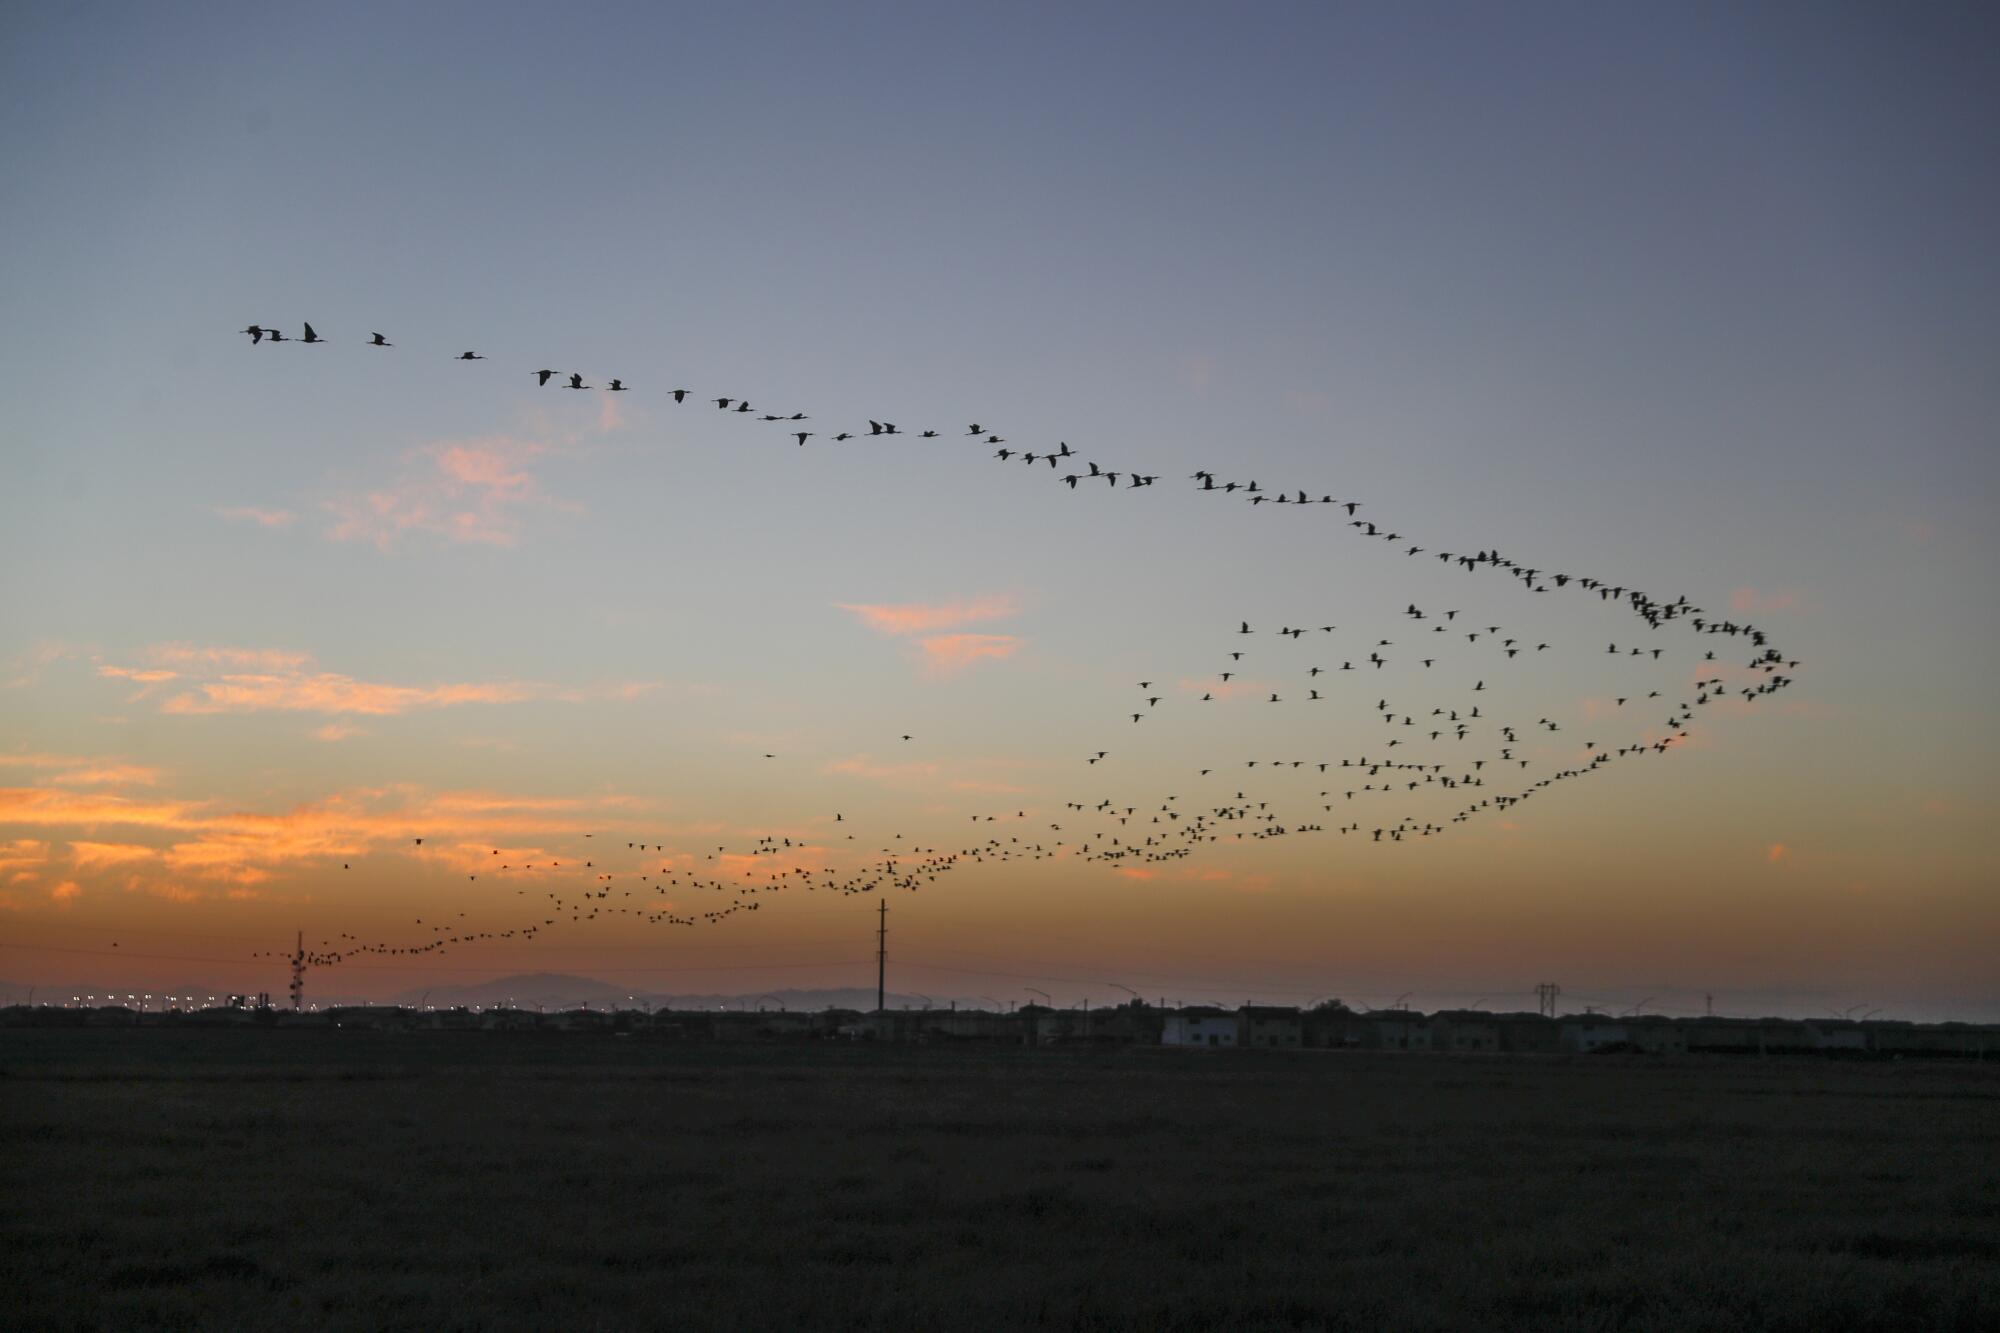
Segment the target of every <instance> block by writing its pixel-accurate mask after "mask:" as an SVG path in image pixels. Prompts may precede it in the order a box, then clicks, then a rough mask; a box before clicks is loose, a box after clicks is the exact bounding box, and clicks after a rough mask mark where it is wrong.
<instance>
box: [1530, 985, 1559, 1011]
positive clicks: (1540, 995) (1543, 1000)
mask: <svg viewBox="0 0 2000 1333" xmlns="http://www.w3.org/2000/svg"><path fill="white" fill-rule="evenodd" d="M1562 993H1563V988H1562V987H1561V986H1558V985H1556V983H1555V982H1553V981H1544V982H1543V983H1541V984H1540V985H1539V986H1537V987H1535V1001H1536V1004H1537V1007H1538V1012H1539V1013H1540V1014H1541V1016H1542V1017H1543V1018H1554V1017H1555V1016H1556V997H1557V996H1558V995H1561V994H1562Z"/></svg>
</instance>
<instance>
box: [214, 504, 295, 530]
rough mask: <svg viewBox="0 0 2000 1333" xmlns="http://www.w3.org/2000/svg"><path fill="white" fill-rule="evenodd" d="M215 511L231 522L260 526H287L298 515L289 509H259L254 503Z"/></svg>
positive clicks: (293, 521)
mask: <svg viewBox="0 0 2000 1333" xmlns="http://www.w3.org/2000/svg"><path fill="white" fill-rule="evenodd" d="M215 512H216V513H217V514H220V515H221V516H222V517H223V518H226V519H228V520H229V521H230V522H231V523H255V524H256V525H257V526H258V527H260V528H288V527H290V526H291V525H292V524H293V523H295V522H297V521H298V517H299V516H298V515H297V514H294V513H293V512H292V511H291V510H289V509H259V508H257V507H256V506H255V505H236V506H233V507H230V508H225V509H218V510H216V511H215Z"/></svg>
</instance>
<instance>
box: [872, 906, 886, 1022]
mask: <svg viewBox="0 0 2000 1333" xmlns="http://www.w3.org/2000/svg"><path fill="white" fill-rule="evenodd" d="M876 906H877V908H879V909H880V910H879V911H878V912H877V913H876V916H877V918H878V920H879V924H878V925H877V926H876V927H875V1012H876V1013H878V1014H879V1013H881V1012H883V1008H884V1005H883V1001H884V1000H885V999H886V998H887V996H886V992H885V990H884V986H885V983H886V982H887V981H888V978H889V900H888V899H887V898H884V899H882V900H881V901H880V902H878V903H877V904H876Z"/></svg>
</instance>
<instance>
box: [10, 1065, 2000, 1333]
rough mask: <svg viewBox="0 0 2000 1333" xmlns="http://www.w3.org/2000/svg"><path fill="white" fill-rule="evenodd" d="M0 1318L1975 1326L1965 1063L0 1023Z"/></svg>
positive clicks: (14, 1324) (1983, 1193)
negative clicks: (59, 1028) (735, 1043)
mask: <svg viewBox="0 0 2000 1333" xmlns="http://www.w3.org/2000/svg"><path fill="white" fill-rule="evenodd" d="M0 1292H4V1293H5V1298H4V1299H5V1300H6V1302H8V1307H7V1309H6V1310H5V1312H4V1314H0V1323H4V1324H5V1325H6V1326H7V1327H11V1328H23V1329H28V1328H34V1329H40V1328H68V1327H104V1328H120V1329H124V1328H139V1327H169V1326H185V1325H201V1326H208V1327H227V1328H275V1327H280V1326H295V1325H304V1326H310V1327H320V1326H335V1327H348V1328H386V1327H397V1328H412V1329H446V1328H465V1327H522V1328H528V1327H541V1328H563V1329H577V1328H596V1327H605V1328H619V1327H631V1326H640V1325H654V1326H671V1327H721V1328H737V1329H771V1330H782V1329H793V1328H820V1327H845V1328H885V1329H898V1330H902V1329H908V1330H931V1329H947V1328H1004V1327H1012V1326H1021V1325H1053V1326H1057V1327H1081V1328H1094V1329H1096V1328H1103V1329H1113V1328H1130V1329H1140V1328H1143V1329H1163V1328H1215V1327H1224V1328H1320V1327H1334V1328H1364V1329H1408V1328H1436V1329H1447V1328H1448V1329H1461V1328H1477V1327H1493V1326H1502V1325H1510V1326H1515V1327H1532V1328H1537V1329H1604V1328H1650V1329H1661V1330H1667V1329H1672V1330H1683V1329H1690V1328H1745V1327H1754V1328H1765V1329H1800V1330H1807V1329H1810V1330H1815V1331H1816V1333H1817V1331H1818V1330H1829V1329H1858V1328H1907V1329H1966V1330H1971V1329H1975V1328H1991V1327H1995V1326H2000V1065H1977V1064H1958V1065H1946V1064H1896V1065H1886V1064H1876V1065H1859V1064H1840V1063H1832V1062H1821V1061H1771V1062H1758V1061H1750V1060H1746V1061H1742V1062H1721V1063H1718V1062H1714V1061H1702V1060H1679V1061H1662V1062H1648V1061H1643V1060H1629V1059H1626V1058H1623V1057H1610V1058H1603V1057H1597V1058H1579V1059H1575V1060H1557V1059H1532V1058H1526V1057H1518V1058H1490V1059H1479V1058H1462V1057H1446V1056H1438V1057H1431V1056H1417V1055H1404V1056H1390V1055H1382V1056H1375V1055H1354V1054H1315V1053H1303V1054H1282V1055H1281V1054H1272V1055H1268V1056H1260V1055H1257V1054H1253V1053H1248V1052H1243V1053H1220V1054H1173V1053H1164V1052H1158V1051H1131V1050H1126V1051H1118V1052H1112V1053H1103V1054H1097V1053H1058V1052H1046V1051H1044V1052H1033V1051H1018V1050H1012V1051H967V1050H963V1049H914V1050H912V1049H904V1050H888V1049H884V1050H875V1049H865V1048H853V1047H844V1048H830V1047H792V1048H733V1049H732V1048H726V1047H675V1046H655V1045H645V1044H640V1043H637V1042H634V1041H629V1040H620V1039H615V1038H610V1037H560V1036H544V1035H528V1034H522V1035H512V1034H500V1033H493V1034H482V1033H463V1034H457V1033H446V1034H395V1035H391V1034H379V1035H377V1034H362V1033H338V1032H335V1033H326V1032H305V1031H262V1032H205V1033H204V1032H96V1031H91V1032H4V1033H0Z"/></svg>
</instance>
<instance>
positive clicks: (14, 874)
mask: <svg viewBox="0 0 2000 1333" xmlns="http://www.w3.org/2000/svg"><path fill="white" fill-rule="evenodd" d="M48 859H49V845H48V844H47V843H46V842H41V841H39V840H37V839H34V838H16V839H14V840H13V841H12V842H0V883H5V884H30V883H33V882H34V880H35V878H36V877H37V876H38V875H40V874H41V871H42V867H43V866H45V865H46V864H48Z"/></svg>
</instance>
